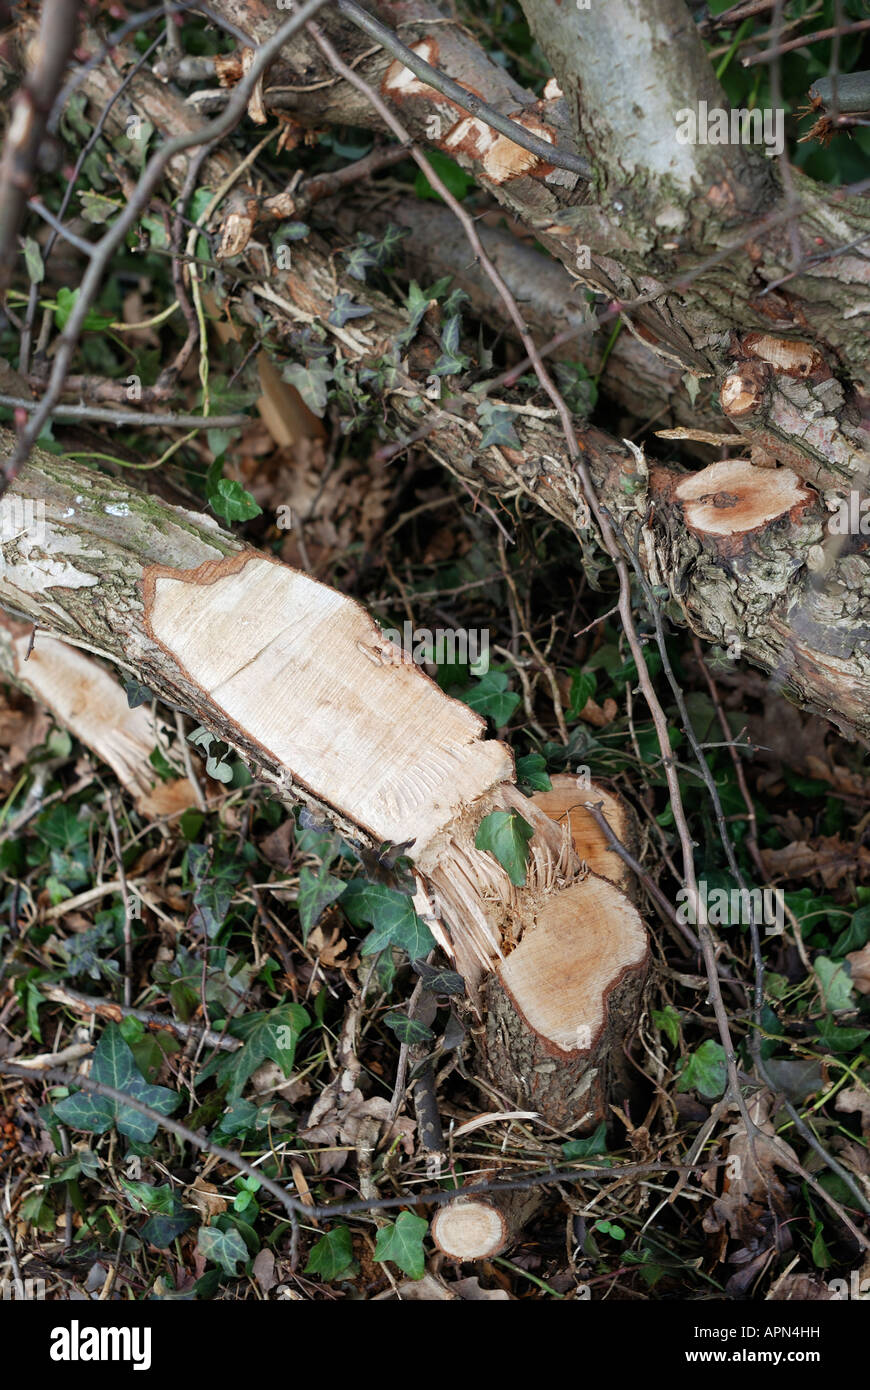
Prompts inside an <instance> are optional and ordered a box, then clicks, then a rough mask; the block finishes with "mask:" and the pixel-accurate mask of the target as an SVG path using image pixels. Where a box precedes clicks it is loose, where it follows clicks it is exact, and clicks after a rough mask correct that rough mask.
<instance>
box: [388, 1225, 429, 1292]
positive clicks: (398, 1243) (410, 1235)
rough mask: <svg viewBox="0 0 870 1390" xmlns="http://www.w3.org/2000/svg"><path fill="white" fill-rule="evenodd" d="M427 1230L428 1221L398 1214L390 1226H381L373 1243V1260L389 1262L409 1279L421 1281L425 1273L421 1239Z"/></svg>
mask: <svg viewBox="0 0 870 1390" xmlns="http://www.w3.org/2000/svg"><path fill="white" fill-rule="evenodd" d="M428 1229H429V1223H428V1221H424V1220H423V1218H422V1216H414V1214H413V1212H410V1211H403V1212H400V1213H399V1217H398V1220H397V1221H396V1222H395V1224H394V1225H392V1226H382V1227H381V1229H380V1230H379V1231H378V1238H377V1240H376V1242H375V1259H376V1260H381V1261H383V1260H391V1261H392V1263H393V1264H395V1265H398V1266H399V1269H400V1270H401V1271H402V1273H403V1274H407V1275H408V1278H409V1279H422V1278H423V1275H424V1274H425V1272H426V1257H425V1254H424V1251H423V1238H424V1236H425V1235H426V1232H427V1230H428Z"/></svg>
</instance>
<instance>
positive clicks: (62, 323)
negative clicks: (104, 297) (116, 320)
mask: <svg viewBox="0 0 870 1390" xmlns="http://www.w3.org/2000/svg"><path fill="white" fill-rule="evenodd" d="M79 293H80V290H71V289H69V287H68V286H67V285H61V287H60V289H59V290H58V292H57V294H56V296H55V302H56V304H57V308H56V309H55V311H54V321H55V324H56V325H57V327H58V328H59V329H61V330H63V329H64V328H66V325H67V320H68V319H69V317H70V314H71V313H72V311H73V309H74V308H75V307H76V303H77V301H78V297H79ZM112 321H113V320H112V315H111V314H108V315H107V314H98V313H97V311H96V309H89V310H88V312H87V313H86V314H85V320H84V323H83V324H82V327H83V328H87V329H92V330H94V331H96V332H101V331H102V330H103V329H105V328H108V326H109V324H110V323H112Z"/></svg>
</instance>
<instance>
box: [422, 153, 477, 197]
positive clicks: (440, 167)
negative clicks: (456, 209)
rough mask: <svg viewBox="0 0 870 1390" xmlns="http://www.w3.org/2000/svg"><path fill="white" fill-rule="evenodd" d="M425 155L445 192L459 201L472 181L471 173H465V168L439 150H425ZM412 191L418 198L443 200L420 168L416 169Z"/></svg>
mask: <svg viewBox="0 0 870 1390" xmlns="http://www.w3.org/2000/svg"><path fill="white" fill-rule="evenodd" d="M425 157H426V160H427V162H428V163H429V164H431V166H432V168H433V169H434V170H435V173H436V174H438V175H440V177H441V181H442V183H443V184H444V186H445V187H446V189H447V192H448V193H452V194H453V196H454V198H457V199H458V200H459V202H461V201H462V199H463V198H464V197H465V195H466V193H467V192H468V190H469V188H471V186H472V184H473V183H474V180H473V179H472V177H471V175H470V174H466V172H465V170H464V169H461V168H460V167H459V165H458V164H456V163H455V162H454V161H453V160H452V159H448V157H447V155H446V154H441V152H440V150H427V151H426V156H425ZM414 192H415V194H416V195H417V197H418V198H434V199H435V200H437V201H438V202H443V201H444V199H443V198H442V197H441V194H440V193H436V191H435V189H434V188H433V187H432V185H431V183H430V182H429V180H428V179H427V177H426V175H425V174H424V173H423V170H422V169H418V170H417V177H416V179H415V181H414Z"/></svg>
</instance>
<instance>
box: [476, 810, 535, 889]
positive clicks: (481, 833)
mask: <svg viewBox="0 0 870 1390" xmlns="http://www.w3.org/2000/svg"><path fill="white" fill-rule="evenodd" d="M534 833H535V832H534V830H533V829H532V827H531V826H530V825H529V823H528V821H527V820H523V818H522V816H521V815H520V814H519V812H517V811H492V812H490V814H489V815H488V816H484V818H483V820H482V821H481V822H480V825H479V826H478V827H477V834H476V835H475V837H474V847H475V849H485V850H488V851H489V853H490V854H492V855H494V856H495V858H496V859H497V860H498V862H499V863H500V864H501V866H502V868H503V869H506V870H507V873H508V877H509V879H510V881H511V883H513V884H515V885H516V887H517V888H522V886H523V884H524V883H525V881H526V861H527V859H528V857H529V841H530V840H531V838H532V836H533V835H534Z"/></svg>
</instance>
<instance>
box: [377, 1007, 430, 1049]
mask: <svg viewBox="0 0 870 1390" xmlns="http://www.w3.org/2000/svg"><path fill="white" fill-rule="evenodd" d="M384 1023H385V1024H386V1025H387V1027H388V1028H389V1029H391V1030H392V1032H394V1033H395V1035H396V1037H397V1038H398V1039H399V1042H401V1043H409V1044H410V1045H411V1046H413V1045H414V1044H415V1043H422V1042H430V1041H431V1039H432V1037H433V1033H432V1029H431V1028H427V1027H426V1025H425V1023H420V1021H419V1020H418V1019H416V1018H409V1017H408V1015H407V1014H403V1013H402V1011H401V1009H390V1012H389V1013H387V1014H384Z"/></svg>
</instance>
